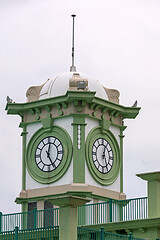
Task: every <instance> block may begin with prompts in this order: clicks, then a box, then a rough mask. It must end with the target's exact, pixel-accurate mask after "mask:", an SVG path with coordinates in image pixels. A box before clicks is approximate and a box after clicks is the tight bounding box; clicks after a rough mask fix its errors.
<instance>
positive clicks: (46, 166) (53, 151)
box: [35, 136, 63, 172]
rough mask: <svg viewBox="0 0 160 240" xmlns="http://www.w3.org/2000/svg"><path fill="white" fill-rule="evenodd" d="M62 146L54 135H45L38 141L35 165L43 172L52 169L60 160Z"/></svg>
mask: <svg viewBox="0 0 160 240" xmlns="http://www.w3.org/2000/svg"><path fill="white" fill-rule="evenodd" d="M62 159H63V146H62V143H61V142H60V140H59V139H58V138H56V137H53V136H50V137H46V138H44V139H43V140H41V141H40V143H39V144H38V146H37V148H36V151H35V161H36V165H37V166H38V168H39V169H40V170H42V171H43V172H51V171H54V170H55V169H56V168H57V167H58V166H59V165H60V163H61V162H62Z"/></svg>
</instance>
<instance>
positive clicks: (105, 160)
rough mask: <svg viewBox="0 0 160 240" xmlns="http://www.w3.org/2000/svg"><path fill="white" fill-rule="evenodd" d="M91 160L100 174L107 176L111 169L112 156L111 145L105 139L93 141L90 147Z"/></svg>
mask: <svg viewBox="0 0 160 240" xmlns="http://www.w3.org/2000/svg"><path fill="white" fill-rule="evenodd" d="M92 160H93V163H94V166H95V167H96V168H97V170H98V171H99V172H100V173H103V174H107V173H108V172H109V171H110V170H111V169H112V167H113V163H114V156H113V151H112V148H111V145H110V144H109V142H108V141H107V140H106V139H104V138H98V139H96V140H95V142H94V143H93V146H92Z"/></svg>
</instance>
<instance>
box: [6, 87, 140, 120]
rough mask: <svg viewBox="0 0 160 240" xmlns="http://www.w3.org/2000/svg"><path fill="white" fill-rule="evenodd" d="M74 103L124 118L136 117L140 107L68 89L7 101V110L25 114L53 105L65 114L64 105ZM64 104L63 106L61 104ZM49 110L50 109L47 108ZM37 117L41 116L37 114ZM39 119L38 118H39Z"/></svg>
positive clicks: (93, 93) (80, 106) (38, 111)
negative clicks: (61, 93) (53, 94)
mask: <svg viewBox="0 0 160 240" xmlns="http://www.w3.org/2000/svg"><path fill="white" fill-rule="evenodd" d="M71 102H72V103H74V105H75V107H76V108H77V111H79V112H81V111H82V108H84V107H85V105H86V103H89V104H90V109H93V115H94V116H95V115H96V114H95V112H96V111H97V109H99V108H100V109H101V112H102V116H103V113H104V112H105V111H109V112H110V114H111V115H112V116H113V117H116V116H118V115H122V118H123V119H124V118H135V117H136V116H137V115H138V113H139V110H140V108H138V107H124V106H122V105H119V104H116V103H113V102H110V101H107V100H104V99H101V98H98V97H95V92H89V91H86V92H77V91H67V93H66V95H64V96H59V97H54V98H46V99H42V100H38V101H35V102H28V103H7V105H6V108H5V109H6V110H7V113H8V114H18V115H20V116H23V114H24V112H26V111H27V112H31V114H32V115H36V113H38V114H40V113H41V112H42V109H43V108H44V109H45V110H46V108H47V109H51V107H52V106H56V107H58V108H60V113H59V114H60V115H62V114H63V111H62V107H63V106H67V104H68V103H71ZM61 105H62V106H61ZM46 111H48V110H46ZM36 118H39V115H37V117H36ZM37 120H38V119H37Z"/></svg>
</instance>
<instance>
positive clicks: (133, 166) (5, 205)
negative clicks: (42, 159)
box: [0, 0, 160, 213]
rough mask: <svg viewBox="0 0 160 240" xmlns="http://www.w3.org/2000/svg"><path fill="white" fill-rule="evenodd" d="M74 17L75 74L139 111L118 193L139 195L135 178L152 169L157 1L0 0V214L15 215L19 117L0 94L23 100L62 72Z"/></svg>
mask: <svg viewBox="0 0 160 240" xmlns="http://www.w3.org/2000/svg"><path fill="white" fill-rule="evenodd" d="M73 13H75V14H76V15H77V17H76V19H75V20H76V23H75V26H76V30H75V45H76V46H75V58H76V60H75V63H76V66H77V70H79V71H81V72H84V73H86V74H88V75H91V76H93V77H94V78H96V79H98V80H99V81H100V82H101V83H102V84H103V85H104V86H106V87H108V88H116V89H118V90H119V91H120V93H121V96H120V103H121V104H122V105H125V106H132V105H133V103H134V102H135V100H137V101H138V106H140V107H142V109H141V111H140V114H139V116H138V117H137V118H136V119H135V120H126V121H125V124H126V125H127V126H128V127H127V129H126V130H125V132H124V134H125V139H124V192H125V193H126V194H127V196H128V198H134V197H141V196H146V194H147V193H146V183H145V182H144V181H143V180H141V179H139V178H137V177H136V176H135V174H136V173H142V172H149V171H155V170H156V171H159V170H160V164H159V161H160V141H159V135H160V123H159V118H160V107H159V103H160V94H159V89H160V1H159V0H152V1H151V0H99V1H95V0H85V1H84V0H77V1H75V0H65V1H64V0H54V1H53V0H27V1H22V0H0V84H1V87H0V152H1V157H0V196H1V198H0V211H1V212H3V213H9V212H17V211H19V210H20V206H17V205H16V204H15V203H14V200H15V198H16V196H18V194H19V192H20V190H21V137H20V134H21V129H19V128H18V125H19V122H20V118H19V117H18V116H7V114H6V112H5V110H4V109H5V105H6V96H7V95H9V96H10V97H11V98H13V99H14V101H15V102H25V100H26V98H25V93H26V90H27V89H28V87H30V86H32V85H40V84H42V83H44V82H45V81H46V80H47V79H48V78H53V77H54V76H55V75H57V74H59V73H63V72H65V71H69V67H70V65H71V30H72V19H71V17H70V15H71V14H73Z"/></svg>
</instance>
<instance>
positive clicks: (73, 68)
mask: <svg viewBox="0 0 160 240" xmlns="http://www.w3.org/2000/svg"><path fill="white" fill-rule="evenodd" d="M71 17H72V18H73V32H72V66H71V67H70V71H71V72H76V67H75V66H74V18H75V17H76V15H75V14H72V15H71Z"/></svg>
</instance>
